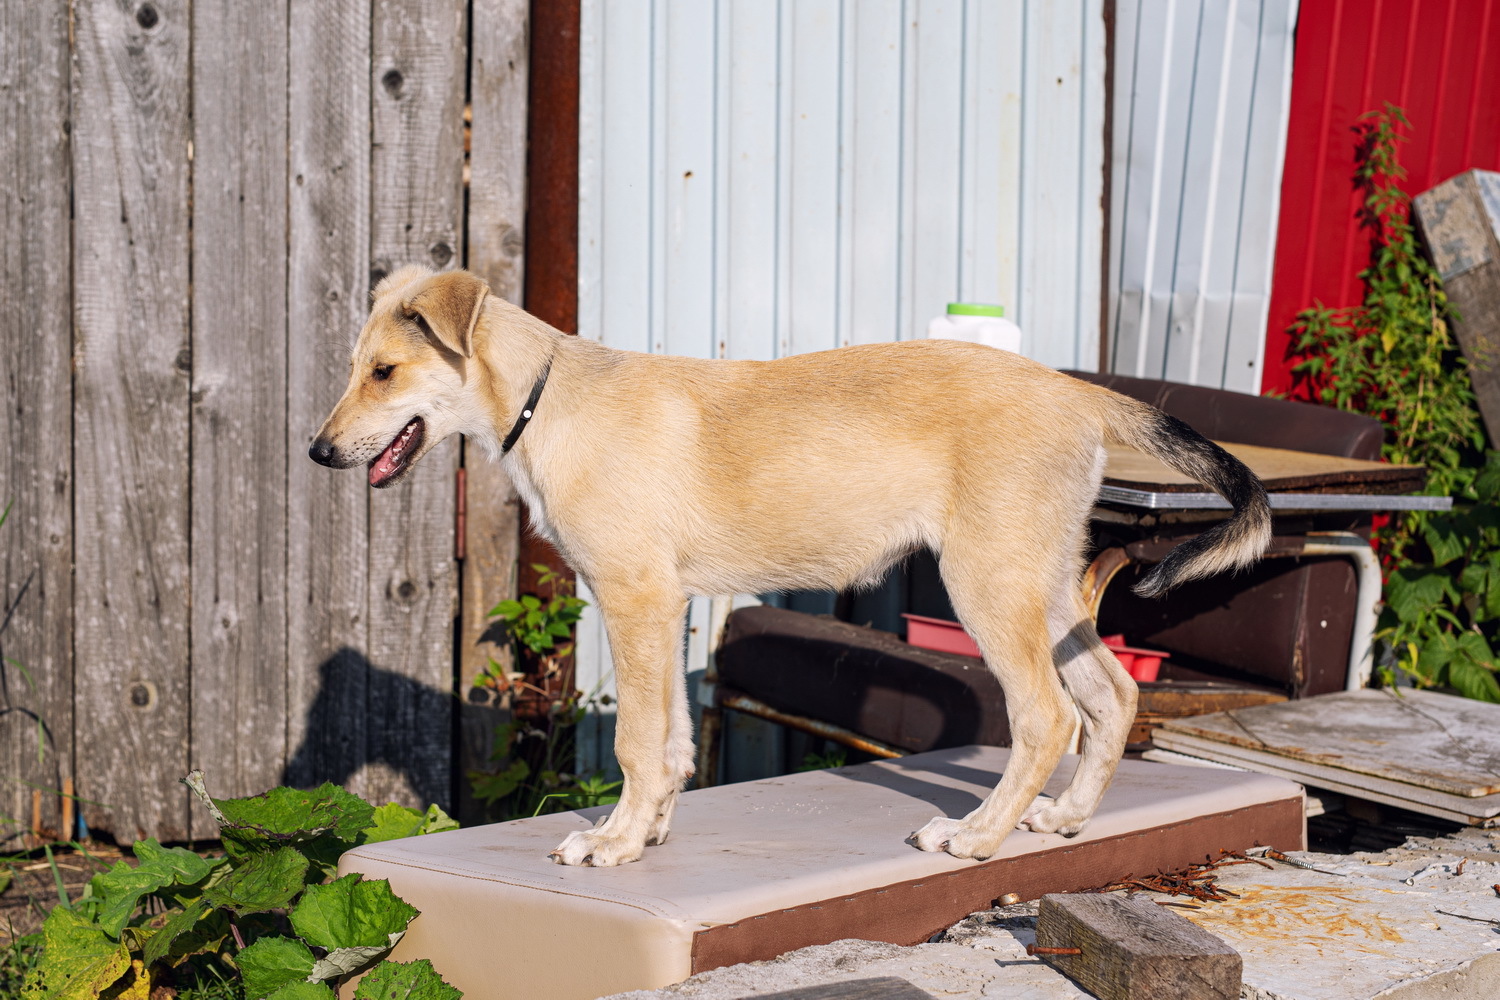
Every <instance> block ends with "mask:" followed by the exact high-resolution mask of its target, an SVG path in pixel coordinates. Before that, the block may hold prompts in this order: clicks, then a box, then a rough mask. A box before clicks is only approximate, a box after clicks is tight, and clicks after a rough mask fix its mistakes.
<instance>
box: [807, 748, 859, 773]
mask: <svg viewBox="0 0 1500 1000" xmlns="http://www.w3.org/2000/svg"><path fill="white" fill-rule="evenodd" d="M825 746H827V744H825ZM848 763H849V751H848V750H847V749H845V748H844V747H841V746H829V747H828V749H827V750H826V751H825V752H823V753H818V752H816V751H811V752H808V753H806V754H804V755H803V757H802V763H801V764H799V765H797V770H798V771H823V770H827V769H829V768H834V767H845V766H847V765H848Z"/></svg>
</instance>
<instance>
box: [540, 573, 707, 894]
mask: <svg viewBox="0 0 1500 1000" xmlns="http://www.w3.org/2000/svg"><path fill="white" fill-rule="evenodd" d="M592 589H593V590H594V593H595V596H596V597H597V598H598V602H599V608H600V610H601V611H602V612H603V614H604V626H605V630H606V631H607V632H608V634H609V645H610V653H611V655H612V657H613V659H614V668H615V688H616V691H617V693H618V697H619V709H618V711H619V718H618V721H617V723H616V726H615V757H616V759H617V760H618V761H619V762H620V770H621V771H622V772H623V773H624V776H625V784H624V787H623V788H622V789H621V791H620V801H619V803H618V804H617V805H616V806H615V811H614V812H613V813H611V814H610V816H609V818H608V819H607V820H605V821H604V824H603V825H602V826H600V827H598V828H597V829H594V830H578V831H575V832H574V833H570V834H569V835H568V837H567V839H566V840H564V841H563V842H562V843H561V844H559V845H558V847H557V849H556V850H555V851H553V852H552V859H553V860H554V861H556V862H557V863H558V864H564V865H591V866H594V867H600V868H602V867H609V866H612V865H623V864H625V863H626V862H629V861H636V860H639V859H640V856H641V854H642V852H644V851H645V848H646V845H647V844H648V843H653V844H659V843H662V842H663V841H665V840H666V839H667V826H668V824H670V822H671V818H672V810H673V808H674V807H675V805H676V804H677V793H678V792H679V791H681V789H682V786H683V783H684V782H686V781H687V779H688V778H689V777H691V775H692V771H691V767H692V758H693V754H692V735H691V733H690V732H687V731H686V719H685V716H686V701H685V699H684V698H682V697H681V696H680V694H679V692H678V691H677V688H678V687H680V685H678V684H677V683H676V682H675V675H676V674H678V673H680V672H681V671H682V663H681V653H682V635H683V618H684V616H685V615H686V613H687V599H686V598H685V597H684V596H683V595H682V593H681V592H680V591H678V592H676V593H673V592H671V590H670V589H668V588H661V589H660V590H657V591H648V590H643V589H642V588H640V587H639V586H634V587H630V588H611V587H609V586H607V585H601V584H600V583H598V582H595V583H594V584H593V586H592ZM678 716H684V718H679V717H678ZM684 744H685V746H686V748H687V749H686V751H685V752H684V751H683V745H684Z"/></svg>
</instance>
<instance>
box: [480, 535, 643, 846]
mask: <svg viewBox="0 0 1500 1000" xmlns="http://www.w3.org/2000/svg"><path fill="white" fill-rule="evenodd" d="M531 568H532V569H533V570H534V571H535V572H536V573H537V586H538V587H545V588H547V592H548V593H547V597H546V598H545V599H543V598H542V597H540V596H538V595H536V594H523V595H521V597H520V598H518V599H516V600H507V601H501V602H500V603H499V604H497V605H495V606H494V607H493V608H491V609H490V617H491V618H494V619H497V623H498V624H499V625H500V626H501V628H503V629H504V631H505V635H506V638H507V639H508V640H509V642H510V647H511V660H512V662H513V663H514V664H515V665H516V666H518V667H523V668H528V667H529V669H521V670H510V669H507V667H506V665H505V664H503V663H501V662H499V661H498V660H495V659H493V658H491V659H490V661H489V665H488V667H487V668H486V670H485V671H484V672H483V673H481V674H480V675H479V676H478V677H476V678H475V679H474V687H475V688H478V689H481V690H484V691H486V692H487V693H488V694H489V696H490V697H492V698H494V699H495V700H496V701H497V702H498V703H501V704H505V703H508V704H509V706H510V708H511V709H512V715H511V718H510V720H509V721H506V722H502V723H501V724H499V725H497V726H496V727H495V732H494V737H493V744H492V749H491V751H490V756H489V761H488V766H487V767H484V768H477V769H474V770H471V771H469V775H468V777H469V785H470V787H471V788H472V789H473V791H474V797H475V798H476V799H478V800H479V801H480V802H483V803H484V804H485V805H487V806H489V807H490V809H491V812H492V814H493V816H494V818H495V819H499V820H507V819H517V818H520V817H525V816H535V815H538V814H539V813H543V812H560V811H562V810H566V809H586V808H588V807H590V806H597V805H610V804H612V803H615V802H618V801H619V799H620V796H619V790H620V787H621V784H622V782H620V781H608V780H606V779H605V777H604V775H602V774H599V773H595V774H591V775H582V774H577V773H575V770H576V766H575V759H576V757H577V746H578V727H579V725H580V724H581V723H582V722H583V720H584V719H585V718H587V717H588V713H589V712H590V711H591V710H592V709H594V708H595V707H596V706H598V705H608V704H611V703H612V699H611V698H610V696H609V695H607V694H600V693H599V691H598V690H597V689H596V690H595V691H593V692H591V693H590V694H588V695H587V696H585V695H584V693H583V692H582V691H578V690H574V689H571V685H569V687H568V689H564V690H561V691H557V690H555V685H556V684H557V683H558V682H559V678H562V676H563V671H562V664H561V661H562V659H563V658H564V657H566V656H567V655H568V654H569V653H571V652H572V651H573V642H572V639H573V632H574V629H576V628H577V626H578V620H579V618H580V617H582V615H583V609H584V608H586V607H588V603H589V602H588V601H585V600H584V599H583V598H581V597H579V596H577V595H576V594H575V593H573V582H572V581H571V580H569V579H568V578H567V577H566V576H563V575H562V574H561V573H558V572H556V571H555V570H552V569H550V568H549V567H547V566H545V565H543V564H540V563H537V564H533V565H532V567H531ZM526 700H530V701H533V702H535V701H537V700H541V701H543V702H545V710H544V712H543V713H542V714H541V717H538V716H537V715H536V714H535V712H534V710H533V712H516V711H515V709H516V708H517V707H518V705H519V704H521V703H524V701H526Z"/></svg>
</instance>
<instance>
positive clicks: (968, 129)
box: [578, 0, 1105, 760]
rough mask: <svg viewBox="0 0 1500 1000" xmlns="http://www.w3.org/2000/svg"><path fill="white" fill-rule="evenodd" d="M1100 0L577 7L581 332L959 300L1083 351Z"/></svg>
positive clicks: (729, 324)
mask: <svg viewBox="0 0 1500 1000" xmlns="http://www.w3.org/2000/svg"><path fill="white" fill-rule="evenodd" d="M1103 4H1104V0H582V26H581V27H582V31H581V50H582V51H581V56H582V63H581V72H580V103H581V107H580V126H579V139H580V150H579V153H580V157H579V163H580V166H579V169H580V178H579V182H580V185H579V189H580V204H579V244H580V246H579V326H580V333H582V334H583V335H585V336H590V337H596V338H598V339H600V340H602V341H603V342H605V343H607V344H610V345H611V346H615V347H620V348H625V349H629V350H638V351H658V352H660V351H666V352H671V353H677V354H688V355H694V356H699V357H728V358H747V359H769V358H774V357H779V356H783V355H786V354H791V353H800V352H804V351H813V350H827V349H831V348H835V347H839V346H843V345H845V344H850V343H870V342H879V341H890V340H903V339H909V338H913V337H921V336H923V335H924V333H925V327H926V325H927V321H928V320H929V319H930V318H931V317H933V316H935V315H938V314H939V313H941V312H942V311H943V309H944V307H945V305H946V304H947V303H948V302H950V301H954V300H958V299H964V300H967V301H985V302H999V303H1001V304H1003V305H1005V306H1006V308H1007V314H1008V315H1010V316H1012V317H1014V318H1016V319H1017V320H1018V321H1019V322H1020V324H1021V326H1022V328H1023V330H1024V331H1025V338H1026V339H1025V347H1024V349H1025V351H1026V352H1027V353H1028V354H1030V355H1031V356H1032V357H1035V358H1037V359H1038V360H1041V361H1044V362H1046V363H1048V364H1053V365H1057V366H1069V367H1079V368H1086V369H1093V368H1095V367H1097V360H1098V353H1099V346H1098V345H1099V330H1100V317H1099V303H1100V301H1101V298H1102V296H1101V290H1100V266H1101V254H1102V252H1103V251H1102V247H1101V240H1102V231H1103V217H1102V209H1101V208H1100V205H1101V202H1102V195H1103V186H1102V185H1103V179H1102V178H1103V171H1102V165H1103V156H1104V148H1103V119H1104V107H1105V105H1104V100H1105V95H1104V31H1103ZM689 645H690V648H691V649H693V650H697V649H700V648H701V647H702V644H701V643H690V644H689ZM694 666H695V667H696V666H701V664H698V663H696V661H695V663H694ZM607 676H608V657H607V649H606V644H605V642H604V639H603V634H602V630H601V629H600V628H599V627H598V623H597V620H596V619H595V618H594V617H593V616H592V614H590V615H588V616H586V618H585V621H584V623H583V625H582V627H581V629H580V635H579V641H578V679H579V684H580V686H581V687H583V688H585V689H588V688H590V687H591V686H592V685H593V684H595V683H599V682H601V681H602V682H604V683H605V684H606V687H605V690H608V685H607ZM600 725H601V726H602V725H604V723H601V724H600ZM603 732H604V730H603V729H600V730H599V733H598V734H596V735H597V736H598V737H599V738H602V735H603ZM588 753H592V754H594V757H593V758H592V759H596V760H598V759H603V758H602V757H601V756H600V754H601V753H602V748H598V747H596V748H595V749H593V750H590V751H588ZM586 756H587V754H586Z"/></svg>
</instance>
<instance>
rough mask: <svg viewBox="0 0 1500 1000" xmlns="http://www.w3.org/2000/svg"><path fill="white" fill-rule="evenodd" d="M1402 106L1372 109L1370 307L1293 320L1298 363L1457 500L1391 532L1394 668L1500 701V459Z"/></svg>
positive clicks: (1359, 148) (1359, 184)
mask: <svg viewBox="0 0 1500 1000" xmlns="http://www.w3.org/2000/svg"><path fill="white" fill-rule="evenodd" d="M1403 126H1409V123H1408V122H1407V120H1406V116H1405V115H1404V114H1403V113H1402V111H1401V109H1400V108H1398V107H1395V106H1394V105H1391V104H1387V105H1386V106H1385V109H1384V110H1383V111H1372V112H1368V113H1367V114H1365V115H1362V116H1361V117H1360V119H1359V121H1358V123H1357V124H1356V125H1355V126H1354V132H1355V135H1356V143H1355V160H1356V164H1357V168H1356V170H1355V174H1354V183H1355V186H1356V188H1357V189H1358V190H1359V191H1360V192H1361V193H1362V194H1363V201H1362V205H1361V209H1360V213H1359V219H1360V224H1361V227H1362V228H1363V229H1364V230H1365V231H1366V232H1368V233H1369V236H1370V249H1371V254H1370V264H1369V266H1368V267H1366V268H1365V269H1364V270H1362V271H1360V272H1359V277H1360V279H1361V280H1362V281H1363V282H1364V285H1365V296H1364V301H1363V302H1362V303H1361V304H1360V305H1358V306H1352V307H1348V308H1343V309H1329V308H1327V307H1325V306H1324V305H1323V304H1322V303H1317V304H1316V305H1314V306H1313V307H1312V308H1311V309H1307V310H1305V311H1303V312H1302V313H1301V314H1299V315H1298V317H1297V320H1296V322H1295V323H1294V324H1293V325H1292V332H1293V334H1294V335H1295V339H1294V342H1293V346H1292V349H1293V351H1294V352H1295V353H1296V354H1299V355H1301V356H1302V360H1301V361H1300V362H1299V363H1298V364H1297V365H1296V366H1295V367H1294V368H1293V369H1292V371H1293V377H1294V380H1295V385H1296V386H1297V387H1298V388H1300V389H1302V390H1303V391H1304V392H1305V393H1306V394H1307V396H1309V397H1310V398H1312V399H1314V400H1317V401H1318V402H1321V403H1325V404H1328V405H1331V406H1336V407H1338V408H1339V409H1342V410H1351V411H1354V412H1357V413H1365V414H1368V415H1370V416H1373V417H1377V418H1378V419H1379V420H1380V421H1381V422H1382V423H1383V424H1384V425H1385V428H1386V435H1385V444H1384V447H1383V456H1384V457H1385V459H1386V460H1388V461H1390V462H1395V463H1399V464H1420V465H1424V466H1426V467H1427V473H1428V475H1427V486H1426V489H1425V491H1424V492H1426V493H1429V494H1433V495H1439V496H1452V497H1453V498H1454V500H1455V509H1454V510H1453V511H1452V512H1451V513H1447V514H1423V513H1409V514H1404V515H1401V516H1397V517H1394V518H1392V520H1391V522H1390V524H1389V525H1388V526H1387V527H1386V528H1385V529H1383V530H1382V531H1381V532H1379V545H1380V547H1381V550H1382V552H1383V556H1384V560H1385V565H1386V569H1387V574H1388V575H1387V579H1386V590H1385V600H1386V603H1385V608H1384V610H1383V612H1382V616H1381V622H1380V630H1379V632H1378V634H1377V637H1378V639H1379V640H1380V641H1381V642H1382V643H1383V644H1384V647H1385V650H1386V652H1387V654H1388V655H1387V656H1386V657H1385V661H1386V665H1385V666H1384V667H1383V668H1382V674H1383V679H1384V680H1385V681H1386V682H1387V683H1392V682H1393V681H1394V679H1395V671H1397V670H1399V671H1400V672H1401V673H1402V674H1404V675H1405V676H1407V677H1408V678H1410V679H1411V680H1412V682H1413V683H1415V684H1417V685H1418V686H1420V687H1446V688H1452V689H1454V690H1456V691H1458V692H1460V693H1462V694H1464V695H1467V696H1468V697H1471V698H1480V699H1483V700H1486V701H1496V702H1500V684H1497V682H1496V679H1495V666H1496V665H1495V656H1494V653H1493V651H1492V648H1491V644H1492V642H1493V641H1494V640H1495V635H1496V633H1497V631H1500V454H1497V453H1494V452H1490V453H1486V452H1485V451H1484V448H1485V436H1484V430H1483V425H1482V424H1481V422H1480V418H1479V412H1478V409H1477V407H1476V405H1475V399H1474V391H1473V388H1472V386H1471V385H1470V382H1469V371H1468V368H1469V366H1468V361H1467V360H1466V359H1465V358H1464V357H1463V356H1462V355H1461V354H1459V353H1458V351H1457V347H1456V345H1455V343H1454V341H1453V339H1452V337H1451V334H1450V330H1449V325H1448V324H1449V319H1450V318H1452V311H1451V309H1450V307H1449V305H1448V298H1447V296H1446V295H1445V294H1444V292H1443V285H1442V280H1441V278H1440V277H1439V275H1438V273H1437V270H1436V269H1435V268H1434V267H1433V265H1432V263H1431V262H1430V261H1428V259H1427V258H1426V256H1424V254H1423V252H1422V249H1421V246H1420V245H1419V243H1418V240H1417V235H1416V231H1415V228H1414V227H1413V225H1412V221H1411V199H1410V197H1409V196H1408V195H1407V194H1406V192H1405V191H1403V190H1402V188H1401V185H1400V181H1401V178H1403V177H1404V176H1405V173H1406V171H1405V170H1404V169H1403V168H1402V167H1401V164H1400V162H1399V160H1398V157H1397V151H1398V144H1399V143H1401V142H1403V141H1405V136H1403V135H1402V134H1401V133H1400V131H1398V128H1399V127H1403Z"/></svg>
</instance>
